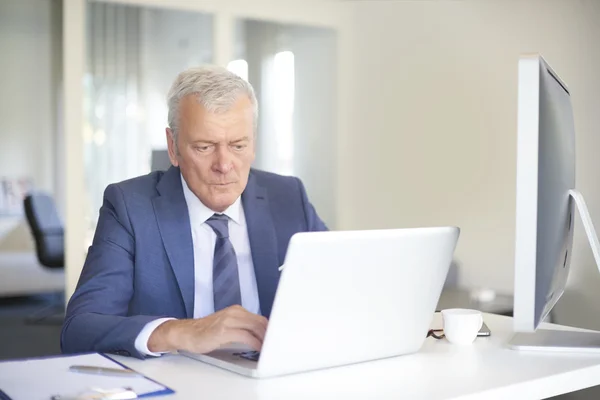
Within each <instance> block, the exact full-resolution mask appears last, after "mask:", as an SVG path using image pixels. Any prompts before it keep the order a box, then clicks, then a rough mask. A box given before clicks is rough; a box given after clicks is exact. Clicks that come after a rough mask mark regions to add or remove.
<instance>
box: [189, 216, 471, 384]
mask: <svg viewBox="0 0 600 400" xmlns="http://www.w3.org/2000/svg"><path fill="white" fill-rule="evenodd" d="M459 232H460V231H459V229H458V228H456V227H439V228H438V227H435V228H416V229H389V230H371V231H338V232H333V231H332V232H306V233H298V234H296V235H294V236H293V237H292V239H291V241H290V244H289V247H288V252H287V254H286V257H285V263H284V266H283V268H282V272H281V277H280V281H279V286H278V288H277V293H276V295H275V300H274V303H273V308H272V311H271V316H270V318H269V325H268V327H267V332H266V336H265V339H264V342H263V347H262V350H261V352H260V353H257V352H253V351H247V350H248V349H244V348H236V347H228V348H226V349H219V350H216V351H214V352H211V353H208V354H195V353H188V352H182V353H181V354H184V355H186V356H188V357H192V358H194V359H197V360H200V361H203V362H206V363H209V364H212V365H215V366H218V367H221V368H225V369H227V370H230V371H233V372H237V373H239V374H243V375H247V376H251V377H255V378H263V377H272V376H278V375H285V374H291V373H297V372H304V371H310V370H316V369H321V368H328V367H335V366H341V365H347V364H353V363H359V362H364V361H369V360H377V359H382V358H387V357H394V356H400V355H404V354H410V353H415V352H417V351H418V350H419V349H420V348H421V346H422V345H423V342H424V341H425V337H426V334H427V331H428V329H429V326H430V324H431V321H432V318H433V315H434V312H435V309H436V306H437V302H438V300H439V297H440V294H441V291H442V287H443V285H444V281H445V279H446V275H447V273H448V270H449V267H450V263H451V262H452V257H453V254H454V250H455V247H456V244H457V241H458V237H459Z"/></svg>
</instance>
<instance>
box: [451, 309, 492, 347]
mask: <svg viewBox="0 0 600 400" xmlns="http://www.w3.org/2000/svg"><path fill="white" fill-rule="evenodd" d="M442 318H443V320H444V335H445V336H446V339H448V341H449V342H450V343H453V344H471V343H473V342H474V341H475V338H476V337H477V333H479V330H480V329H481V327H482V326H483V316H482V315H481V312H480V311H478V310H471V309H467V308H450V309H447V310H442Z"/></svg>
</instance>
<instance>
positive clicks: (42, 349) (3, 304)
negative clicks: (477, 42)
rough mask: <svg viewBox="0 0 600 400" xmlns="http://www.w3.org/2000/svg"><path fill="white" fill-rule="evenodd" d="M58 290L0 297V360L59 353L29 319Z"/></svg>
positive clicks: (572, 398) (591, 393) (55, 330)
mask: <svg viewBox="0 0 600 400" xmlns="http://www.w3.org/2000/svg"><path fill="white" fill-rule="evenodd" d="M61 298H62V294H61V293H57V294H50V295H38V296H30V297H14V298H0V360H9V359H16V358H26V357H43V356H50V355H57V354H60V329H61V325H60V318H57V317H58V316H57V315H54V316H53V317H51V318H49V319H46V320H43V321H42V322H38V323H31V322H28V318H30V317H31V316H32V315H33V314H35V313H36V312H38V311H39V310H41V309H43V308H44V307H47V306H50V305H56V304H57V301H58V302H60V299H61ZM598 398H600V387H594V388H591V389H587V390H581V391H579V392H575V393H571V394H568V395H563V396H557V397H553V398H552V399H553V400H588V399H598Z"/></svg>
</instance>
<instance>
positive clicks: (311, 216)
mask: <svg viewBox="0 0 600 400" xmlns="http://www.w3.org/2000/svg"><path fill="white" fill-rule="evenodd" d="M296 179H297V182H298V188H299V190H300V195H301V196H302V204H303V206H304V215H305V216H306V225H307V227H308V231H309V232H313V231H327V230H329V229H328V228H327V226H326V225H325V223H324V222H323V221H322V220H321V218H319V215H318V214H317V211H316V210H315V208H314V207H313V205H312V204H311V203H310V201H309V200H308V196H307V194H306V189H305V188H304V184H303V183H302V181H301V180H300V179H298V178H296Z"/></svg>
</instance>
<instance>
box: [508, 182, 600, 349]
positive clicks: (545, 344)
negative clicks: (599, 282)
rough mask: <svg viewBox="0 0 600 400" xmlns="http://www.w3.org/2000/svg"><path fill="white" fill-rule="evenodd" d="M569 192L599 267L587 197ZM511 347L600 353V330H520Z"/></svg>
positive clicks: (599, 254) (599, 246) (599, 249)
mask: <svg viewBox="0 0 600 400" xmlns="http://www.w3.org/2000/svg"><path fill="white" fill-rule="evenodd" d="M569 195H570V196H571V197H572V198H573V200H574V201H575V204H576V205H577V209H578V210H579V216H580V217H581V220H582V222H583V228H584V229H585V233H586V235H587V238H588V240H589V242H590V247H591V248H592V253H593V254H594V259H595V260H596V265H597V266H598V269H599V270H600V242H598V235H596V230H595V229H594V224H593V223H592V219H591V218H590V213H589V212H588V208H587V206H586V204H585V200H584V199H583V196H582V194H581V193H579V191H577V190H569ZM508 347H510V348H511V349H515V350H535V351H560V352H586V353H600V332H596V331H571V330H555V329H537V330H536V331H535V332H517V333H515V334H514V336H513V337H512V338H511V339H510V341H509V342H508Z"/></svg>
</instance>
